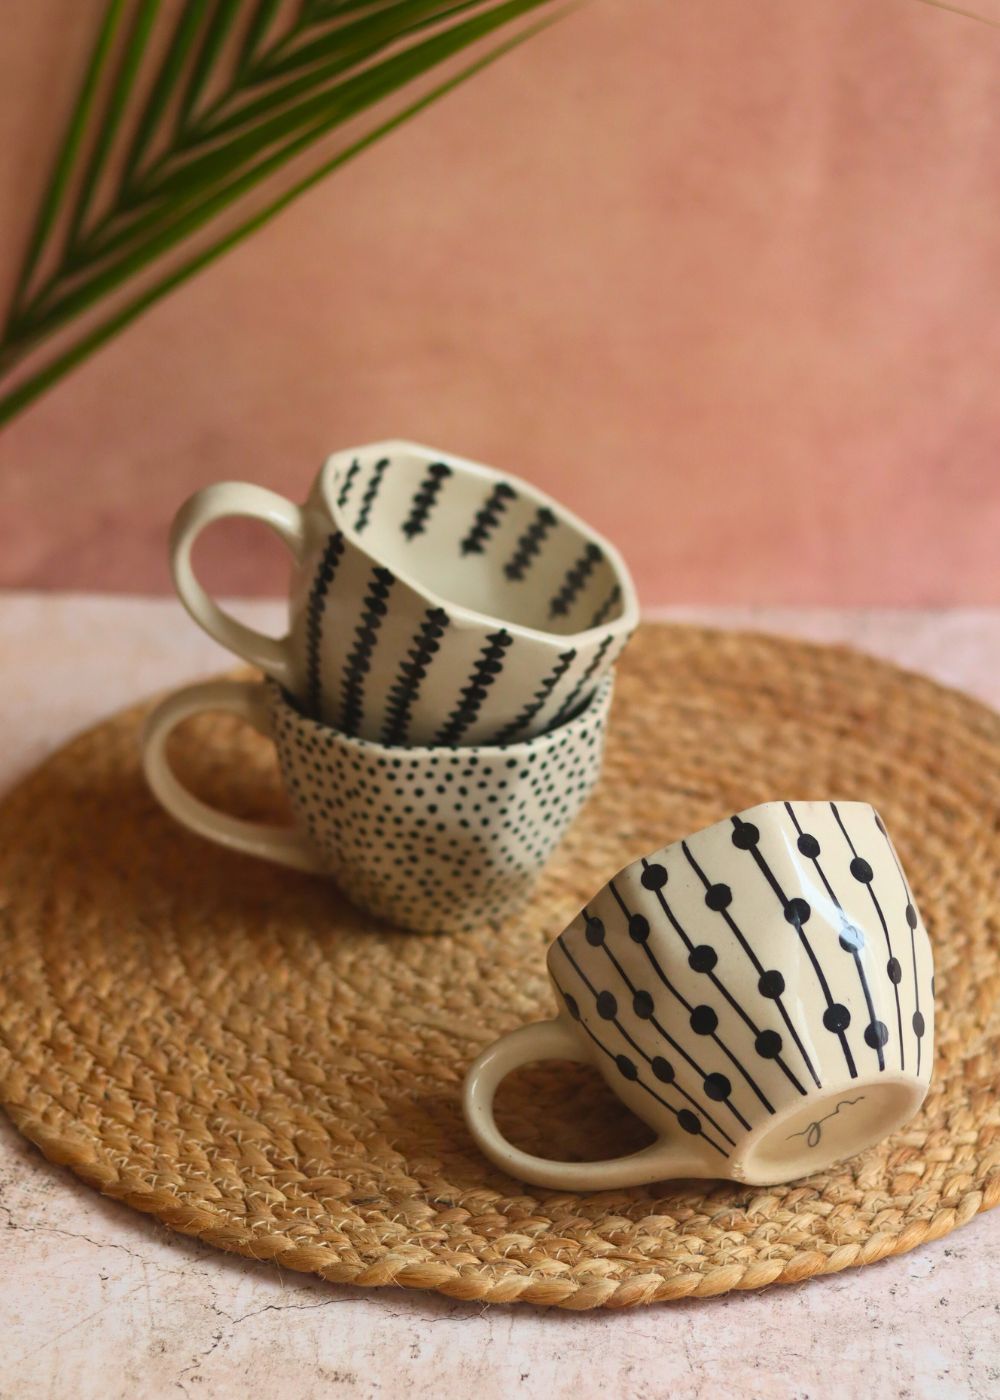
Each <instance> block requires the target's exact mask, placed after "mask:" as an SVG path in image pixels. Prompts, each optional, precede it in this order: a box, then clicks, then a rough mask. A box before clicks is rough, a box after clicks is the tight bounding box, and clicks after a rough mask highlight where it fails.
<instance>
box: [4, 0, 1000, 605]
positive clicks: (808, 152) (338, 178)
mask: <svg viewBox="0 0 1000 1400" xmlns="http://www.w3.org/2000/svg"><path fill="white" fill-rule="evenodd" d="M18 8H19V11H20V13H19V15H16V18H15V20H14V22H13V23H12V32H11V35H10V37H9V42H8V43H7V44H6V47H5V51H4V53H3V56H2V58H0V65H2V66H0V130H2V131H3V132H5V133H6V137H5V141H4V142H3V143H2V145H0V208H2V210H3V216H2V220H0V264H2V265H3V266H5V267H6V268H7V269H8V275H9V271H10V270H11V269H12V268H13V265H14V261H15V256H16V253H17V251H18V245H19V243H20V240H21V238H22V237H23V235H24V231H25V226H26V221H27V216H28V214H29V213H30V204H31V200H32V197H33V193H34V192H35V191H36V190H37V188H38V185H39V182H40V181H41V179H42V177H43V175H44V169H43V166H44V156H45V154H46V153H47V152H48V151H49V150H50V148H51V144H52V142H53V141H54V139H55V136H56V133H57V130H58V127H59V124H60V121H61V119H62V116H63V113H64V111H65V105H66V103H67V102H68V101H69V100H70V96H71V89H72V84H73V82H74V80H75V73H76V71H77V70H78V67H79V63H80V61H81V57H82V54H83V52H84V49H85V43H86V39H87V37H88V34H89V32H90V30H91V26H92V23H93V16H94V13H95V12H96V11H97V10H98V9H99V6H98V5H97V3H96V0H87V4H81V5H79V6H74V7H68V6H66V5H65V3H64V0H35V3H34V4H33V5H31V6H22V7H18ZM982 8H983V9H984V11H986V12H988V10H989V0H983V6H982ZM998 8H1000V7H998ZM57 21H58V22H57ZM5 22H6V21H5ZM998 151H1000V33H997V32H996V31H994V30H991V29H988V28H986V27H985V26H982V25H978V24H975V23H972V22H970V21H968V20H964V19H962V18H960V17H958V16H955V15H952V14H947V13H942V12H940V11H937V10H934V9H932V8H930V7H928V6H926V5H923V4H920V3H918V0H752V2H751V0H593V3H591V4H590V5H589V6H587V7H585V8H584V9H583V10H581V11H579V12H577V13H575V14H573V15H571V16H570V17H569V18H568V19H566V20H565V21H564V22H562V23H561V24H559V25H557V26H556V27H555V28H554V29H552V30H550V31H549V32H547V33H546V34H544V35H542V36H541V37H540V38H537V39H535V40H533V41H532V42H531V43H530V44H528V45H527V46H526V47H524V48H522V49H520V50H519V51H517V52H516V53H514V54H513V55H512V56H510V57H508V58H506V59H505V60H503V61H502V62H501V63H500V64H498V65H497V66H495V67H494V68H492V69H490V70H488V71H487V72H485V73H483V74H481V75H480V76H479V77H477V78H476V79H475V80H474V81H473V82H472V83H471V84H469V85H467V86H466V87H464V88H462V89H460V90H459V91H458V92H456V93H454V94H453V95H451V96H450V97H449V98H447V99H446V100H445V101H444V102H442V103H441V104H440V105H438V106H437V107H436V108H434V109H432V110H431V111H430V112H429V113H428V114H426V115H424V116H423V117H421V118H420V119H418V120H417V121H416V122H415V123H413V124H411V125H409V126H408V127H406V128H404V129H403V130H402V131H401V132H399V133H397V134H396V135H394V136H393V137H392V138H391V139H390V140H388V141H387V142H385V143H383V144H381V145H380V146H378V147H376V148H375V149H373V150H370V151H369V152H367V153H366V154H365V155H364V156H363V157H362V158H361V160H359V161H358V162H357V163H355V164H354V165H352V166H350V167H348V168H347V169H345V170H344V171H342V172H340V173H339V174H337V175H335V176H334V177H333V178H332V179H331V180H329V181H328V182H327V183H326V184H325V186H322V187H321V188H319V189H318V190H316V191H314V192H313V193H312V194H310V195H309V196H307V197H306V198H305V199H303V200H302V201H300V202H299V203H298V204H297V205H296V206H294V207H293V208H291V209H290V210H289V211H288V212H286V213H285V214H284V215H283V216H282V217H281V218H280V219H279V220H278V221H276V222H275V223H273V224H272V225H271V226H269V227H268V228H267V229H265V230H264V231H263V232H261V233H259V234H258V235H256V236H255V238H254V239H252V240H251V241H249V242H248V243H247V244H245V245H244V246H243V247H242V248H240V249H239V250H237V251H236V252H235V253H234V254H232V255H230V256H229V257H228V258H227V259H226V260H225V261H224V262H222V263H220V264H217V265H216V266H215V267H214V268H212V269H210V270H209V271H208V272H206V273H205V274H204V275H202V276H201V277H199V278H198V279H197V280H196V281H195V282H193V283H191V284H189V285H188V286H187V287H186V288H184V289H182V290H181V291H180V292H179V293H177V294H176V295H174V296H173V297H172V298H171V299H168V300H167V301H165V302H164V303H162V304H161V305H160V306H158V307H157V308H156V309H155V310H154V311H152V312H151V313H150V314H149V315H147V316H146V317H145V318H144V319H143V320H142V321H141V322H139V323H137V324H136V325H135V326H133V327H132V328H131V329H130V330H129V331H128V332H127V333H126V334H125V335H124V336H123V337H121V338H120V339H119V340H118V341H117V342H115V343H113V344H112V345H111V346H109V347H108V348H106V349H105V350H103V351H102V352H101V353H100V354H99V355H98V356H97V357H96V358H95V359H94V360H93V361H92V362H91V363H90V364H88V365H86V366H84V367H83V368H82V369H81V370H79V371H78V372H77V373H76V374H75V375H74V376H73V377H72V378H70V379H68V380H66V381H64V382H63V383H62V384H61V385H60V386H59V387H58V388H57V389H56V390H55V391H54V392H53V393H52V394H51V395H50V396H49V397H48V398H46V399H44V400H42V401H40V402H39V403H38V404H37V405H36V406H35V407H33V408H32V409H31V410H30V411H29V412H27V413H26V414H25V415H24V416H23V417H22V418H21V419H20V420H18V421H16V422H15V423H14V424H13V425H12V426H11V427H10V428H9V429H8V430H7V431H6V434H5V437H4V441H3V445H2V449H0V452H2V456H0V528H2V532H3V548H2V550H0V583H5V584H24V585H29V586H58V587H64V586H73V587H98V588H113V589H157V590H158V589H165V588H167V587H168V586H169V585H168V578H167V572H166V567H165V564H164V540H165V533H166V527H167V523H168V520H169V517H170V515H171V514H172V512H173V510H174V508H175V507H176V505H177V504H178V503H179V502H180V500H181V499H182V498H183V497H184V496H185V495H186V494H187V493H188V492H190V491H191V490H193V489H194V488H195V487H197V486H198V485H200V484H202V483H204V482H207V481H211V480H216V479H219V478H223V477H245V478H248V479H252V480H255V481H260V482H265V483H268V484H271V485H275V486H279V487H281V488H282V489H285V490H287V491H288V492H289V493H291V494H293V495H297V496H301V495H303V494H304V492H305V489H306V485H307V482H308V480H309V478H310V476H311V474H312V472H313V470H314V469H315V467H316V466H317V465H318V463H319V462H320V460H321V458H322V457H323V455H324V453H325V452H326V451H327V450H329V449H332V448H334V447H338V446H347V445H350V444H352V443H355V442H364V441H367V440H370V439H374V438H378V437H381V436H389V435H403V436H409V437H414V438H416V439H418V440H423V441H427V442H430V443H432V444H435V445H437V446H440V447H443V448H451V449H453V450H455V451H457V452H461V453H464V454H465V455H467V456H472V457H478V458H480V459H482V460H484V461H488V462H492V463H495V464H502V465H505V466H509V467H510V468H511V469H512V470H513V471H515V472H518V473H520V474H522V475H526V476H528V477H530V478H531V479H532V480H534V481H536V482H537V483H539V484H540V485H542V486H543V487H545V488H546V489H548V490H550V491H552V492H554V493H556V494H558V495H559V496H561V497H562V498H564V499H565V500H566V501H567V502H568V503H569V504H571V505H572V506H573V507H574V508H575V509H576V510H578V511H579V512H580V513H582V514H583V515H585V516H588V517H590V518H591V519H592V520H593V521H594V522H595V523H596V524H598V525H599V526H600V527H601V528H602V529H603V530H604V531H606V532H607V533H610V534H612V535H613V536H614V537H615V538H616V539H617V540H618V541H619V542H620V544H621V545H622V547H623V549H624V550H625V552H626V553H627V555H628V556H629V558H630V560H631V562H632V564H633V567H634V569H635V572H636V575H637V579H638V581H639V584H640V590H641V592H642V595H643V598H644V601H645V602H647V603H658V602H670V601H693V600H701V601H720V602H722V601H736V602H768V601H770V602H783V601H787V602H802V603H823V602H827V603H844V604H850V603H868V602H886V603H904V604H905V603H913V604H937V603H942V604H943V603H952V602H963V603H970V602H991V603H997V602H1000V568H998V565H997V558H998V555H1000V551H998V542H1000V466H998V452H997V448H998V442H1000V394H998V393H997V382H998V368H1000V317H998V315H997V309H996V297H997V289H998V287H1000V159H998ZM221 539H223V537H222V536H221V535H220V540H221ZM224 540H225V543H224V544H220V546H219V556H218V558H217V559H216V561H215V566H214V568H213V570H212V574H211V576H212V579H213V581H214V582H215V583H216V584H217V585H219V586H224V587H227V588H228V589H230V590H232V591H244V592H248V593H258V592H269V591H271V590H272V589H275V588H277V587H279V586H280V583H281V580H282V578H283V567H282V561H281V559H280V554H279V551H278V550H277V548H276V547H273V546H271V545H270V544H269V543H266V542H263V541H261V540H259V539H258V537H257V535H255V534H252V533H250V534H248V533H246V532H244V531H230V532H229V533H228V534H227V535H226V536H225V537H224Z"/></svg>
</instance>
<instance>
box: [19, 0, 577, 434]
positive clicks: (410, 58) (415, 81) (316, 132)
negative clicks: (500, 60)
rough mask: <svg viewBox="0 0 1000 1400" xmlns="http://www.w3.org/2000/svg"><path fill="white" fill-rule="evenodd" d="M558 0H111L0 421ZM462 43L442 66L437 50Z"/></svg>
mask: <svg viewBox="0 0 1000 1400" xmlns="http://www.w3.org/2000/svg"><path fill="white" fill-rule="evenodd" d="M556 6H557V0H185V3H182V4H180V5H169V6H164V5H162V4H161V0H108V4H107V7H106V10H105V13H104V17H103V20H102V23H101V26H100V29H99V31H98V34H97V37H96V40H95V43H94V47H93V51H92V53H91V56H90V59H89V62H88V65H87V68H86V72H85V74H84V77H83V81H82V83H81V87H80V92H79V95H78V97H77V100H76V104H75V106H74V108H73V111H72V114H71V116H70V120H69V122H68V125H67V128H66V132H65V135H64V137H63V141H62V144H61V147H60V150H59V153H58V155H57V157H56V160H55V163H54V165H53V169H52V173H51V176H50V179H49V184H48V187H47V189H46V191H45V194H44V196H43V198H42V201H41V204H40V207H39V210H38V214H37V216H36V219H35V223H34V227H33V230H32V233H31V236H30V239H29V242H28V247H27V250H26V253H25V255H24V259H23V262H22V265H21V269H20V273H19V275H18V277H17V280H16V283H15V287H14V293H13V297H12V300H11V305H10V308H9V311H8V314H7V319H6V322H5V325H4V329H3V333H2V336H0V422H3V421H5V420H6V419H9V418H11V417H13V415H14V414H15V413H17V412H18V411H19V410H20V409H22V408H24V407H25V406H26V405H27V404H29V403H30V402H31V401H32V400H33V399H35V398H37V397H38V395H39V394H41V393H43V392H44V391H45V390H46V389H47V388H49V386H50V385H52V384H54V383H55V382H56V381H57V380H58V379H60V378H61V377H62V376H63V375H64V374H66V373H67V372H68V371H69V370H70V369H72V368H73V366H74V365H76V364H77V363H79V361H81V360H82V359H84V358H85V357H86V356H87V355H89V354H90V353H91V352H92V351H93V350H95V349H97V347H98V346H100V345H102V344H104V342H105V341H107V340H109V339H110V338H111V337H112V336H114V335H115V334H117V332H118V331H120V330H122V329H123V328H124V327H125V326H127V325H128V324H129V323H130V322H131V321H133V320H134V319H135V318H136V317H137V316H139V315H141V314H142V312H143V311H145V310H146V309H147V308H148V307H149V306H151V305H153V304H154V302H156V301H158V300H159V299H160V298H161V297H163V296H165V295H166V294H167V293H168V292H169V291H171V290H172V289H173V288H174V287H176V286H177V285H178V284H179V283H181V282H183V281H185V280H186V279H187V278H189V277H191V276H193V275H194V274H195V273H196V272H198V271H199V270H200V269H201V268H203V267H205V266H206V265H207V264H209V263H210V262H212V261H214V260H215V259H216V258H218V257H220V256H221V255H222V254H223V253H225V252H226V251H227V250H228V249H230V248H232V247H233V246H234V245H235V244H236V243H238V242H240V241H241V240H242V239H244V238H246V237H248V236H249V235H250V234H251V233H252V232H253V231H254V230H255V229H257V228H259V227H260V226H261V225H262V224H264V223H266V222H267V221H268V220H269V219H271V218H273V217H274V216H275V215H276V214H278V213H279V212H280V211H281V210H282V209H284V208H285V207H286V206H287V205H288V204H289V203H291V201H292V200H294V199H296V198H297V197H298V196H299V195H300V194H302V193H304V192H305V191H306V190H307V189H309V188H310V187H311V186H312V185H314V184H316V183H317V181H319V180H321V179H323V178H324V177H325V176H326V175H327V174H329V173H330V172H331V171H332V170H335V169H336V168H337V167H338V166H340V165H342V164H344V163H345V162H346V161H348V160H350V159H351V158H352V157H353V156H355V155H357V154H358V153H359V152H360V151H362V150H364V149H365V148H366V147H367V146H369V145H371V144H372V143H373V142H375V141H377V140H378V139H379V138H380V137H381V136H384V135H386V134H387V133H388V132H390V131H392V130H393V129H394V128H395V127H397V126H399V125H400V124H401V123H402V122H404V121H406V120H407V119H408V118H409V117H411V116H413V115H415V114H416V113H417V112H419V111H420V110H422V109H423V108H424V107H426V106H428V105H429V104H430V103H432V102H434V101H435V100H436V99H437V98H439V97H441V96H442V95H443V94H444V93H446V92H448V91H450V90H451V89H453V88H454V87H456V86H457V85H458V84H459V83H461V82H463V81H464V80H465V79H467V78H468V77H470V76H471V75H472V74H473V73H475V72H477V71H478V70H479V69H481V68H483V67H484V66H485V65H486V64H488V63H491V62H492V61H493V60H494V59H496V58H497V57H499V55H500V54H502V53H505V52H507V51H508V50H509V49H510V48H512V47H513V46H514V45H516V44H518V43H521V42H522V41H523V40H524V39H525V38H527V37H528V36H529V35H530V34H533V33H535V32H536V31H537V30H538V29H539V28H541V27H543V26H544V25H545V24H548V23H551V22H552V20H553V19H554V18H555V17H557V15H558V14H559V13H562V11H563V9H565V5H562V6H561V7H560V8H559V9H557V8H556ZM534 11H551V13H549V14H544V13H543V14H539V15H536V16H535V17H534V19H533V20H532V19H531V16H532V12H534ZM500 30H504V31H509V32H506V33H505V34H504V35H503V36H502V37H501V38H500V39H499V42H498V40H497V38H495V37H493V38H491V36H496V35H497V32H498V31H500ZM473 46H475V47H474V57H472V58H471V61H470V59H468V58H467V59H466V61H465V64H464V66H462V67H460V68H458V69H457V71H455V68H454V64H453V63H451V62H450V61H452V60H455V59H456V58H457V56H459V55H460V54H462V53H463V51H465V50H467V49H470V48H472V47H473ZM442 65H446V76H445V77H443V78H440V77H439V78H438V80H437V81H436V82H435V83H434V85H433V86H431V87H430V88H429V90H426V84H421V81H420V80H421V79H424V78H425V76H426V75H430V74H432V73H433V71H434V70H435V69H438V68H440V67H441V66H442ZM414 87H416V88H417V91H418V95H417V96H413V95H412V93H411V95H410V97H409V100H407V98H406V93H407V90H408V89H411V88H414ZM400 95H401V100H402V102H403V105H402V106H401V107H399V108H397V109H395V110H391V111H389V112H386V111H385V110H384V107H385V105H386V104H388V103H391V101H392V99H394V98H397V97H399V96H400ZM376 109H378V110H376ZM345 127H346V128H348V129H347V131H346V132H341V131H340V128H345ZM313 147H316V151H315V153H314V155H313V161H312V164H311V167H309V168H307V169H306V172H305V174H302V173H298V174H297V175H296V178H295V179H294V182H293V183H291V184H290V185H286V187H284V188H282V189H281V190H280V192H278V193H277V194H275V195H273V196H272V197H270V198H269V200H268V201H267V202H266V203H264V205H263V207H258V208H254V209H252V211H251V212H247V209H246V207H245V206H246V205H247V204H248V202H249V198H248V197H249V196H251V195H252V194H253V192H254V190H255V189H257V187H258V186H264V185H265V184H266V183H267V182H272V181H278V180H280V177H281V172H282V171H283V170H285V169H286V168H287V167H288V166H289V163H290V162H291V161H293V160H294V159H295V158H296V157H300V156H303V155H307V154H308V153H309V152H310V151H312V149H313ZM226 216H229V218H228V221H227V219H226ZM220 220H221V221H222V222H223V225H224V226H223V227H222V228H221V231H220V229H219V228H218V227H216V225H217V223H218V222H219V221H220ZM234 220H235V222H234ZM208 226H211V229H210V236H209V238H208V241H207V242H206V241H204V240H200V239H199V238H198V235H199V233H200V232H201V230H202V229H205V228H206V227H208ZM67 338H68V343H65V342H66V341H67ZM50 342H54V344H55V348H54V349H52V346H51V345H50ZM47 351H48V358H45V355H46V352H47ZM39 357H42V363H40V364H39V363H37V360H38V359H39Z"/></svg>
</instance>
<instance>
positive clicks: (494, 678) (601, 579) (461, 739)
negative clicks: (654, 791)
mask: <svg viewBox="0 0 1000 1400" xmlns="http://www.w3.org/2000/svg"><path fill="white" fill-rule="evenodd" d="M330 496H331V498H332V500H333V501H334V503H335V505H336V517H335V518H336V523H337V524H338V526H339V527H340V528H339V529H338V530H337V531H335V532H334V533H333V534H331V535H330V536H329V537H328V539H327V540H325V541H323V542H322V543H321V544H319V545H318V546H317V548H316V551H315V554H314V556H313V559H314V563H312V564H308V563H307V564H306V566H305V569H306V574H305V577H306V578H307V579H308V578H309V570H310V568H312V569H314V570H315V572H314V573H313V575H312V578H311V580H310V587H309V591H308V596H307V600H306V603H305V609H304V619H303V625H302V631H303V647H304V671H305V674H304V676H303V681H302V686H301V695H302V698H303V700H304V701H305V702H306V704H307V706H308V708H309V711H310V713H311V714H313V715H314V716H315V717H316V718H321V719H323V720H325V721H327V722H328V723H331V724H334V725H336V726H337V727H338V728H343V729H345V731H346V732H347V733H349V734H352V735H353V734H358V735H364V736H365V737H367V738H379V739H381V740H383V741H384V742H387V743H399V744H405V743H430V742H435V743H440V744H442V745H447V746H457V745H461V744H468V743H498V742H499V743H517V742H519V741H521V740H524V739H527V738H529V737H531V736H532V735H535V734H539V733H544V732H546V731H547V730H549V729H552V728H555V727H557V726H559V725H561V724H564V723H565V722H566V721H567V720H568V719H570V718H571V717H572V716H573V715H574V714H575V713H576V712H577V711H578V710H579V709H581V708H583V707H584V706H585V705H586V704H587V703H588V701H589V700H590V698H591V695H592V694H593V690H594V687H595V686H596V685H597V683H598V682H599V680H600V679H601V675H602V674H603V673H604V672H606V671H607V670H608V669H609V667H610V666H611V665H612V664H613V662H614V660H615V659H616V658H617V655H618V654H619V652H620V650H621V649H622V648H623V647H624V646H625V644H626V643H627V641H628V636H629V633H628V631H627V630H624V629H623V627H622V618H623V608H624V602H625V599H624V592H623V582H622V579H621V574H620V571H619V569H618V566H617V565H616V564H614V563H613V561H612V560H611V559H610V557H608V556H607V554H606V552H605V551H604V550H603V549H602V548H601V547H600V545H598V544H597V543H596V542H594V541H588V540H587V538H586V535H584V534H581V531H580V530H579V528H578V527H576V526H575V525H571V524H570V523H569V522H568V521H565V520H563V519H562V518H561V517H560V516H559V514H558V512H557V511H556V510H554V509H552V508H551V507H549V506H546V505H537V504H536V502H535V500H534V499H533V497H532V495H531V493H530V491H529V489H528V488H526V487H523V486H522V487H520V489H519V487H518V485H517V484H515V483H514V482H511V481H506V480H504V479H502V478H499V479H495V480H491V479H490V478H489V477H485V478H484V477H483V476H482V475H478V474H476V475H470V474H467V473H465V472H463V471H462V470H461V469H460V468H459V467H458V466H457V465H456V466H452V465H449V463H448V462H446V461H443V460H436V461H427V460H426V459H423V460H420V459H414V457H413V456H412V455H408V454H405V453H400V454H398V455H397V454H389V455H382V454H376V453H372V454H370V455H368V456H365V455H364V454H362V456H361V457H360V458H358V457H354V458H353V459H351V460H350V461H349V463H348V462H345V463H344V464H343V465H342V466H338V467H337V469H336V474H335V475H334V477H333V478H332V480H331V483H330ZM354 538H357V540H358V545H359V546H360V547H361V548H362V549H364V550H366V551H370V552H371V555H372V557H373V559H374V560H377V561H378V568H379V569H381V571H382V572H381V574H379V576H378V577H379V580H380V584H379V588H378V590H377V592H376V593H375V594H374V595H373V593H372V592H370V591H367V580H366V579H364V578H363V577H362V576H361V575H360V571H361V570H364V569H365V568H370V567H371V564H370V563H369V562H368V561H367V560H366V559H365V558H364V556H363V555H362V556H359V555H358V554H356V553H355V552H354V550H353V549H352V548H351V545H352V540H353V539H354ZM345 550H347V551H349V552H348V554H347V557H346V558H345V559H343V567H341V568H340V569H339V570H338V569H337V568H336V565H337V563H338V562H339V561H341V558H342V556H344V554H345ZM393 565H395V567H393ZM390 579H391V580H392V582H391V583H390V582H389V580H390ZM359 580H360V581H359ZM360 587H365V588H366V591H365V592H364V593H362V594H361V606H362V612H361V615H360V616H359V595H358V590H359V588H360ZM421 587H422V588H425V589H426V590H427V592H428V593H429V594H430V596H427V594H423V595H422V594H421V592H419V591H418V589H419V588H421ZM446 599H452V600H454V602H455V603H456V604H457V605H459V606H463V607H469V608H471V609H472V610H473V611H475V612H478V613H479V614H480V616H481V618H484V619H485V620H486V623H487V630H484V631H483V632H482V633H481V634H480V636H479V637H476V636H471V637H470V636H469V635H468V629H467V628H463V627H459V626H451V627H449V626H448V622H447V620H446V619H448V617H449V613H448V604H447V603H446V601H445V600H446ZM493 617H496V619H497V621H496V623H495V624H494V625H489V619H491V618H493ZM554 619H558V622H556V621H554ZM387 620H388V621H387ZM509 624H517V626H510V625H509ZM520 626H528V627H530V628H532V629H533V630H534V631H536V632H541V633H543V634H546V635H547V636H548V637H549V638H550V639H551V640H550V641H549V643H548V644H546V643H545V642H544V641H542V640H540V639H538V638H536V637H534V636H530V635H529V636H525V635H522V634H520V633H519V631H518V627H520ZM293 630H294V629H293ZM584 633H587V634H588V635H587V636H586V637H585V638H584V639H583V640H581V641H578V640H577V639H578V638H580V637H581V636H582V634H584ZM562 635H566V637H567V643H566V645H565V646H563V647H562V648H561V649H558V648H557V647H554V646H553V645H552V642H553V641H555V640H556V639H557V638H558V637H560V636H562ZM570 639H572V640H570ZM376 679H377V684H376ZM386 697H388V700H387V698H386Z"/></svg>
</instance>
